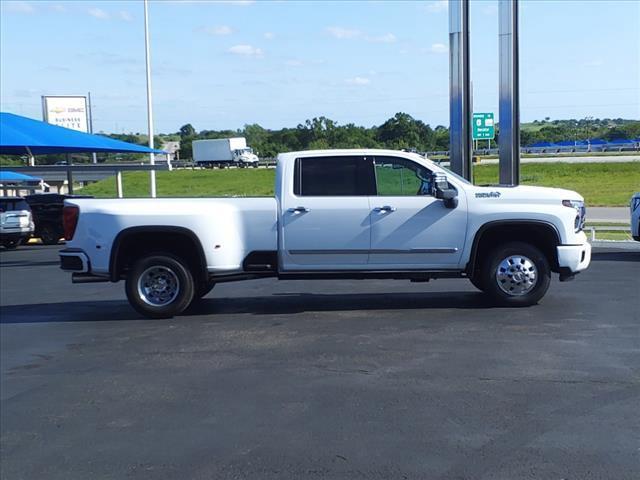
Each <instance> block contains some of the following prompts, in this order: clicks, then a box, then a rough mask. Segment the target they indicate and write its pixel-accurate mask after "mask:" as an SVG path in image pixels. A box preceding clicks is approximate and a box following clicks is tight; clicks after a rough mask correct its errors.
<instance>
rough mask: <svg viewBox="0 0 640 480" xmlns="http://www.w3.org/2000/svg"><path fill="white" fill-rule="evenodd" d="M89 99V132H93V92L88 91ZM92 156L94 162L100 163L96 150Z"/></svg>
mask: <svg viewBox="0 0 640 480" xmlns="http://www.w3.org/2000/svg"><path fill="white" fill-rule="evenodd" d="M87 100H88V103H89V133H93V106H92V105H91V92H88V93H87ZM91 158H92V160H93V163H98V156H97V155H96V152H91Z"/></svg>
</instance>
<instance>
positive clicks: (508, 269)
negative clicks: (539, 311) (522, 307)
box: [496, 255, 538, 296]
mask: <svg viewBox="0 0 640 480" xmlns="http://www.w3.org/2000/svg"><path fill="white" fill-rule="evenodd" d="M496 282H497V283H498V287H499V288H500V289H501V290H502V291H503V292H504V293H506V294H507V295H513V296H522V295H527V294H528V293H529V292H531V291H532V290H533V289H534V288H535V286H536V284H537V283H538V269H537V268H536V265H535V263H533V261H532V260H531V259H529V258H528V257H525V256H524V255H509V256H508V257H506V258H504V259H503V260H502V261H501V262H500V263H499V264H498V268H497V269H496Z"/></svg>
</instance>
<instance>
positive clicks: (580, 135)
mask: <svg viewBox="0 0 640 480" xmlns="http://www.w3.org/2000/svg"><path fill="white" fill-rule="evenodd" d="M101 134H103V135H108V136H109V137H111V138H115V139H118V140H123V141H125V142H129V143H137V144H140V145H147V144H148V140H147V139H148V137H147V135H145V134H141V133H128V134H114V133H112V134H105V133H103V132H101ZM499 135H500V125H497V127H496V138H495V139H494V140H492V141H491V147H492V148H495V147H497V141H498V137H499ZM228 137H245V138H246V139H247V143H248V145H249V146H251V147H252V148H253V149H254V151H255V152H257V154H258V156H259V157H260V158H270V157H275V156H276V155H277V154H278V153H281V152H290V151H296V150H311V149H328V148H387V149H392V150H400V149H415V150H416V151H419V152H437V151H447V150H449V128H448V127H446V126H444V125H437V126H435V127H431V126H430V125H429V124H427V123H424V122H423V121H422V120H418V119H415V118H413V117H412V116H411V115H409V114H407V113H403V112H398V113H396V114H395V115H394V116H393V117H392V118H390V119H388V120H387V121H386V122H384V123H382V124H381V125H379V126H372V127H362V126H358V125H355V124H354V123H347V124H346V125H340V124H338V123H337V122H336V121H334V120H331V119H329V118H327V117H317V118H313V119H310V120H306V121H305V122H304V123H301V124H299V125H297V126H296V127H294V128H282V129H279V130H272V129H266V128H264V127H262V126H260V125H258V124H250V125H245V126H244V128H240V129H237V130H201V131H199V132H198V131H196V129H195V128H194V127H193V126H192V125H191V124H186V125H183V126H182V127H180V129H179V130H178V131H177V132H173V133H163V134H159V135H156V136H155V137H154V143H155V145H156V148H161V147H162V145H163V143H166V142H168V141H180V159H183V160H188V159H191V158H192V147H191V144H192V142H193V141H194V140H204V139H215V138H228ZM592 138H600V139H603V140H607V141H611V140H615V139H637V138H640V120H625V119H622V118H616V119H610V118H603V119H599V118H593V117H587V118H583V119H579V120H576V119H570V120H551V119H550V118H549V117H547V118H545V119H543V120H535V121H534V122H532V123H525V124H522V126H521V130H520V144H521V145H522V146H528V145H532V144H534V143H537V142H551V143H556V142H560V141H566V140H568V141H574V140H584V139H592ZM486 145H487V142H486V141H484V140H483V141H481V146H482V147H485V146H486ZM73 157H74V158H72V159H71V160H72V161H73V162H74V163H76V162H78V161H88V159H89V156H88V155H84V154H79V155H73ZM65 158H66V157H65V156H64V155H43V156H39V157H38V163H39V164H49V163H55V162H56V161H59V160H64V159H65ZM144 158H146V156H145V155H139V154H129V155H127V154H118V155H109V156H108V157H107V155H105V154H99V155H98V159H99V161H118V160H123V161H142V160H144ZM20 163H24V162H23V160H21V159H19V158H16V157H13V158H12V157H4V156H0V164H5V165H6V164H20Z"/></svg>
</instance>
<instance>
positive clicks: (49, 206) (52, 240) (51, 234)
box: [25, 193, 93, 245]
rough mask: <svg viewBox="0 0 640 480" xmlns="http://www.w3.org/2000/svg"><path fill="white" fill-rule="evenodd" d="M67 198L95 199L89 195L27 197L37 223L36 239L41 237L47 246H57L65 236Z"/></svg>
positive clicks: (51, 194) (53, 194)
mask: <svg viewBox="0 0 640 480" xmlns="http://www.w3.org/2000/svg"><path fill="white" fill-rule="evenodd" d="M67 198H93V197H91V196H89V195H61V194H58V193H43V194H37V195H28V196H26V197H25V199H26V200H27V203H28V204H29V206H30V207H31V213H32V214H33V222H34V223H35V231H34V233H33V236H34V237H39V238H40V239H41V240H42V243H44V244H45V245H56V244H57V243H58V242H59V241H60V238H62V237H63V236H64V227H63V226H62V207H63V206H64V201H65V199H67Z"/></svg>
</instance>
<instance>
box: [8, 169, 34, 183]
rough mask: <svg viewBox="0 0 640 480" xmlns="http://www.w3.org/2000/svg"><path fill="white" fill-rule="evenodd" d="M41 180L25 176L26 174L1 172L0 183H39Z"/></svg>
mask: <svg viewBox="0 0 640 480" xmlns="http://www.w3.org/2000/svg"><path fill="white" fill-rule="evenodd" d="M40 180H41V179H40V178H37V177H32V176H31V175H25V174H24V173H17V172H9V171H7V170H0V183H5V182H6V183H9V182H12V183H13V182H15V183H19V182H39V181H40Z"/></svg>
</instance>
